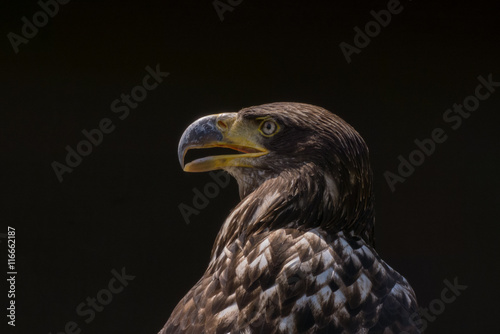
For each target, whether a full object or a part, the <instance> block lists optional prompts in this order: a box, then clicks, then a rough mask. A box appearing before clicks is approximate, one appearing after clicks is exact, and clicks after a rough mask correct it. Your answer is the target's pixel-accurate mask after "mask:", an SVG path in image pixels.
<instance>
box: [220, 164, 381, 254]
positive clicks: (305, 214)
mask: <svg viewBox="0 0 500 334" xmlns="http://www.w3.org/2000/svg"><path fill="white" fill-rule="evenodd" d="M231 174H233V173H231ZM368 174H370V175H369V177H370V178H371V173H368ZM233 175H234V174H233ZM261 176H262V177H265V178H264V179H263V181H261V183H260V184H259V185H253V184H248V183H244V184H243V186H245V188H244V189H245V190H244V191H242V183H241V182H239V186H240V194H243V195H244V198H243V199H242V201H241V202H240V203H239V204H238V205H237V206H236V207H235V208H234V210H233V211H232V212H231V213H230V215H229V216H228V217H227V219H226V220H225V222H224V224H223V225H222V228H221V230H220V231H219V234H218V236H217V239H216V241H215V244H214V248H213V250H212V260H214V259H215V258H217V257H218V256H219V254H220V253H221V252H222V250H223V249H224V247H225V246H227V245H229V244H231V243H232V242H234V241H235V240H236V239H238V238H239V239H240V241H242V242H245V240H246V239H247V238H248V237H249V236H251V235H253V234H256V233H260V232H263V231H270V230H274V229H278V228H298V229H302V230H308V229H312V228H317V227H320V228H322V229H323V230H325V231H326V232H328V233H331V234H334V233H337V232H339V231H344V232H352V233H354V234H355V235H358V236H360V237H362V238H363V239H365V241H366V242H367V243H368V244H373V227H374V212H373V198H372V197H373V196H372V191H371V186H370V187H367V186H365V187H358V186H357V185H353V184H351V183H352V182H353V181H352V180H356V179H358V181H359V179H360V178H356V177H354V178H351V181H350V182H349V185H348V186H346V185H345V184H342V178H341V177H340V176H339V175H333V174H330V173H326V172H324V169H322V168H320V167H318V166H317V165H315V164H313V163H307V164H304V165H302V166H301V167H300V168H294V169H290V170H284V171H282V172H281V173H280V174H277V175H272V174H268V175H264V174H263V175H261ZM367 181H370V182H369V183H370V184H371V179H370V180H367ZM354 182H357V181H354ZM352 189H361V190H364V191H365V192H366V193H357V192H356V191H353V190H352ZM249 190H253V191H251V192H250V193H246V192H248V191H249Z"/></svg>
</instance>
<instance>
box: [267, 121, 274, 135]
mask: <svg viewBox="0 0 500 334" xmlns="http://www.w3.org/2000/svg"><path fill="white" fill-rule="evenodd" d="M275 128H276V125H275V124H274V123H273V122H269V121H268V122H265V123H264V133H265V134H266V135H270V134H271V133H273V132H274V130H275Z"/></svg>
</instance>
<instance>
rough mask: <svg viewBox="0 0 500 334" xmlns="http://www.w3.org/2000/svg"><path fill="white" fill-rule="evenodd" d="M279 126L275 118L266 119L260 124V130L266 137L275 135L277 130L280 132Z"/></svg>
mask: <svg viewBox="0 0 500 334" xmlns="http://www.w3.org/2000/svg"><path fill="white" fill-rule="evenodd" d="M278 130H279V126H278V124H276V122H275V121H273V120H270V119H268V120H265V121H263V122H262V123H261V124H260V128H259V131H260V133H262V135H264V136H266V137H271V136H273V135H274V134H275V133H276V132H278Z"/></svg>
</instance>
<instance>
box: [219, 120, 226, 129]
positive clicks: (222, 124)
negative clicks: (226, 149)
mask: <svg viewBox="0 0 500 334" xmlns="http://www.w3.org/2000/svg"><path fill="white" fill-rule="evenodd" d="M217 126H218V127H219V129H221V130H223V131H225V130H227V124H226V123H224V122H223V121H220V120H219V121H217Z"/></svg>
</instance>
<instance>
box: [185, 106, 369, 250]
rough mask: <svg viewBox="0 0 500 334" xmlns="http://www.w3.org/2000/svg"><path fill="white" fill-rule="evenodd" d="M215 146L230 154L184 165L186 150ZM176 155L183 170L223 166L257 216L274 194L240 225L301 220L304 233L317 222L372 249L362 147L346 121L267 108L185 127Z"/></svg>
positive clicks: (310, 109) (318, 112) (312, 110)
mask: <svg viewBox="0 0 500 334" xmlns="http://www.w3.org/2000/svg"><path fill="white" fill-rule="evenodd" d="M214 147H223V148H229V149H232V150H234V151H235V152H234V154H223V155H211V156H206V157H203V158H200V159H196V160H194V161H191V162H188V163H185V156H186V152H187V151H188V150H191V149H206V148H214ZM178 156H179V161H180V163H181V166H182V167H183V169H184V170H185V171H187V172H206V171H211V170H216V169H223V170H225V171H227V172H228V173H230V174H231V175H232V176H233V177H234V178H235V179H236V180H237V182H238V186H239V191H240V196H241V198H242V199H245V198H248V197H251V198H253V199H254V201H255V202H256V205H255V206H256V207H258V206H260V207H259V211H262V208H261V207H262V205H263V202H265V200H266V197H265V196H269V194H270V193H273V194H278V195H276V196H274V197H273V198H272V201H271V200H269V198H268V201H267V202H269V203H267V204H268V205H267V212H265V213H264V212H260V214H259V215H257V214H255V211H256V210H257V209H254V210H253V216H254V217H253V218H254V219H253V222H252V223H249V226H247V227H246V228H253V229H263V228H272V227H273V226H275V227H276V226H278V225H279V222H280V221H287V222H288V224H290V222H300V225H301V226H299V227H302V228H314V227H317V225H321V227H322V228H324V229H325V230H327V231H330V232H332V233H333V232H338V231H340V230H343V231H346V232H352V233H354V234H356V235H358V236H360V237H362V238H363V239H365V241H366V242H367V243H369V244H373V227H374V209H373V193H372V172H371V169H370V165H369V158H368V148H367V146H366V144H365V142H364V140H363V139H362V137H361V136H360V135H359V134H358V133H357V132H356V131H355V130H354V129H353V128H352V127H351V126H350V125H349V124H347V123H346V122H345V121H344V120H342V119H341V118H340V117H338V116H336V115H334V114H332V113H330V112H329V111H327V110H325V109H323V108H320V107H317V106H313V105H309V104H302V103H271V104H264V105H260V106H254V107H249V108H244V109H242V110H240V111H239V112H236V113H222V114H216V115H209V116H206V117H203V118H200V119H199V120H197V121H195V122H194V123H193V124H191V125H190V126H189V127H188V128H187V129H186V130H185V132H184V134H183V135H182V137H181V140H180V143H179V149H178ZM281 190H283V191H281ZM285 190H286V191H285ZM279 194H286V195H283V196H279ZM245 202H246V205H247V206H250V200H248V201H245V200H243V201H242V203H240V206H241V205H245ZM271 202H272V203H271ZM257 204H258V205H257ZM237 209H238V207H237V208H236V210H237ZM295 216H297V217H295ZM280 217H281V219H280ZM285 217H286V219H284V218H285ZM294 217H295V219H294ZM299 217H300V219H299ZM228 219H229V218H228ZM247 220H248V221H252V219H247ZM240 221H241V219H240ZM266 224H267V225H266ZM292 224H293V223H292ZM297 224H299V223H297ZM250 225H251V226H250ZM280 227H283V226H280ZM240 229H241V228H240ZM233 232H234V231H233ZM240 232H241V231H240Z"/></svg>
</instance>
